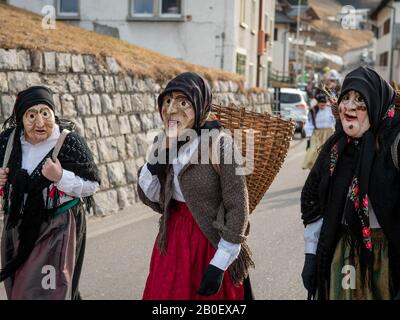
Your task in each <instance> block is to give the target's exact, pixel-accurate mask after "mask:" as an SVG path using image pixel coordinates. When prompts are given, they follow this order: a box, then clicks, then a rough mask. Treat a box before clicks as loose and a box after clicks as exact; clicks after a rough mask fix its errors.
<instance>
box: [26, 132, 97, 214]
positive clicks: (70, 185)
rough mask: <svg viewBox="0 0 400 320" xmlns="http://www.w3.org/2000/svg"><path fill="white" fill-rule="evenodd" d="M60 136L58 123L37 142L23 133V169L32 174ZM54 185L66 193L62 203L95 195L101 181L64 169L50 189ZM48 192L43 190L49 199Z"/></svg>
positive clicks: (50, 202)
mask: <svg viewBox="0 0 400 320" xmlns="http://www.w3.org/2000/svg"><path fill="white" fill-rule="evenodd" d="M59 137H60V128H59V126H58V125H56V126H55V127H54V129H53V133H52V134H51V135H50V137H49V138H47V139H46V140H45V141H42V142H39V143H37V144H31V143H29V142H28V141H26V140H25V137H24V134H22V135H21V138H20V140H21V148H22V169H26V171H28V174H32V172H33V171H34V170H35V169H36V167H37V166H38V165H39V164H40V162H42V160H43V159H44V157H45V156H46V155H47V154H48V153H49V152H50V150H51V149H53V148H54V147H55V145H56V144H57V140H58V138H59ZM53 186H55V187H56V188H57V189H58V190H60V191H62V192H63V193H65V195H64V196H62V197H60V204H62V203H65V202H68V201H70V200H72V199H74V198H80V197H87V196H90V195H93V194H94V193H95V192H96V190H97V188H98V187H99V183H98V182H96V181H88V180H85V179H82V178H81V177H79V176H77V175H75V174H74V173H73V172H72V171H68V170H65V169H63V171H62V178H61V180H60V181H59V182H58V183H52V184H51V185H50V187H49V189H50V190H51V189H52V188H53ZM47 192H48V191H47V188H46V189H44V190H43V196H44V199H47ZM49 206H50V207H51V206H52V201H51V200H50V201H49Z"/></svg>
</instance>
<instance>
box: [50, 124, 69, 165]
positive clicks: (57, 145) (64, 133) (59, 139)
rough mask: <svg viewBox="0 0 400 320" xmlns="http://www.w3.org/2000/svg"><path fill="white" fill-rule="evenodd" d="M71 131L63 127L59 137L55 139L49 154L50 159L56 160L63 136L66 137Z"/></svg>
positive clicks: (62, 142) (63, 139)
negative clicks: (55, 141)
mask: <svg viewBox="0 0 400 320" xmlns="http://www.w3.org/2000/svg"><path fill="white" fill-rule="evenodd" d="M70 132H71V131H69V130H67V129H64V130H63V131H62V132H61V134H60V137H59V138H58V140H57V144H56V146H55V147H54V150H53V153H52V155H51V159H52V160H53V161H54V162H56V160H57V157H58V154H59V153H60V150H61V147H62V145H63V144H64V141H65V138H66V137H67V135H68V134H69V133H70Z"/></svg>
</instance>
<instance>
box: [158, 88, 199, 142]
mask: <svg viewBox="0 0 400 320" xmlns="http://www.w3.org/2000/svg"><path fill="white" fill-rule="evenodd" d="M161 113H162V118H163V122H164V127H165V131H166V134H167V136H168V137H169V138H176V137H179V136H181V135H182V133H183V132H184V131H185V130H186V129H192V128H193V126H194V122H195V111H194V107H193V105H192V103H191V102H190V101H189V99H188V98H187V97H186V96H185V95H184V94H183V93H181V92H175V91H174V92H172V93H171V94H168V95H166V96H165V97H164V99H163V105H162V109H161Z"/></svg>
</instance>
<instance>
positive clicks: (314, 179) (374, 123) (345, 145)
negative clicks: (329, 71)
mask: <svg viewBox="0 0 400 320" xmlns="http://www.w3.org/2000/svg"><path fill="white" fill-rule="evenodd" d="M350 90H355V91H357V92H359V93H360V94H361V95H362V96H363V98H364V100H365V102H366V105H367V110H368V116H369V121H370V123H371V127H370V129H369V130H368V131H367V132H365V133H364V135H363V136H362V137H361V138H359V139H352V138H350V137H348V136H347V135H346V134H345V132H344V130H343V128H342V126H341V125H339V126H337V131H336V132H335V134H334V135H333V136H332V137H331V138H330V139H329V140H328V141H327V143H326V144H325V145H324V147H323V149H322V151H321V153H320V155H319V157H318V159H317V161H316V163H315V165H314V167H313V169H312V170H311V172H310V174H309V176H308V178H307V181H306V184H305V186H304V188H303V191H302V195H301V208H302V214H303V216H302V218H303V220H304V222H305V223H306V224H308V223H311V222H313V221H315V220H316V219H318V218H319V217H321V216H322V217H324V223H323V226H322V229H321V234H320V240H319V243H318V249H317V255H318V269H319V276H320V277H319V290H320V291H319V294H322V295H323V293H324V292H326V291H325V287H324V286H325V285H326V282H327V281H329V280H328V279H329V269H330V262H331V259H332V256H333V253H334V249H335V246H336V243H337V241H338V240H339V238H340V234H341V232H340V228H341V225H342V218H343V215H344V218H345V223H346V225H347V226H348V228H347V234H348V235H349V238H350V239H351V241H352V244H357V245H359V247H360V248H359V250H360V251H361V252H360V253H361V263H362V266H361V267H362V270H363V269H364V271H365V269H366V268H367V267H368V266H369V265H370V263H371V260H372V254H371V250H370V249H369V248H368V246H369V245H367V243H368V242H370V237H368V231H369V212H368V205H369V200H371V202H372V206H373V208H374V212H375V214H376V216H377V219H378V221H379V223H380V225H381V227H382V229H383V230H384V232H385V234H386V235H387V236H388V238H389V240H391V241H392V243H394V245H395V246H396V247H397V248H396V251H397V253H399V254H400V243H399V244H397V242H399V240H400V235H399V236H397V235H396V234H397V233H398V232H399V230H398V229H399V228H400V224H398V223H397V222H396V221H397V220H398V218H396V217H395V216H393V214H392V210H393V206H394V205H395V204H396V202H397V200H394V198H393V194H394V193H396V190H397V189H399V191H400V184H399V182H398V173H397V172H396V169H395V168H394V165H393V162H392V159H391V156H390V146H391V144H392V143H393V141H394V139H395V137H396V135H397V134H398V132H399V131H400V125H399V124H400V117H399V115H398V113H397V112H395V109H394V99H395V92H394V90H393V88H392V87H391V86H390V85H389V84H388V83H387V82H386V81H385V80H384V79H382V78H381V77H380V76H379V74H378V73H376V72H375V71H374V70H372V69H370V68H366V67H360V68H357V69H355V70H354V71H352V72H350V73H349V74H348V75H347V77H346V79H345V80H344V83H343V87H342V92H341V94H340V97H339V100H338V101H339V102H338V103H340V101H341V99H342V98H343V96H344V94H346V93H347V92H349V91H350ZM386 173H388V174H386ZM349 191H350V192H349ZM396 197H397V195H396ZM365 199H367V200H365ZM372 245H373V244H372Z"/></svg>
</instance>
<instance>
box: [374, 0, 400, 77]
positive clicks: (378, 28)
mask: <svg viewBox="0 0 400 320" xmlns="http://www.w3.org/2000/svg"><path fill="white" fill-rule="evenodd" d="M371 19H372V20H373V23H374V30H375V37H376V58H375V69H376V70H377V71H378V72H379V74H380V75H381V76H382V77H383V78H385V79H386V80H388V81H392V80H394V81H396V82H397V83H400V55H399V50H400V1H387V0H384V1H381V2H380V5H379V6H378V7H377V8H376V9H375V10H374V11H373V12H372V14H371Z"/></svg>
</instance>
